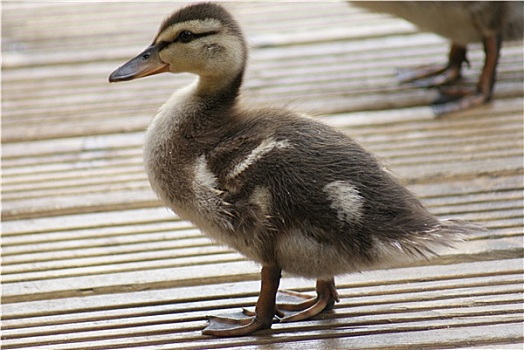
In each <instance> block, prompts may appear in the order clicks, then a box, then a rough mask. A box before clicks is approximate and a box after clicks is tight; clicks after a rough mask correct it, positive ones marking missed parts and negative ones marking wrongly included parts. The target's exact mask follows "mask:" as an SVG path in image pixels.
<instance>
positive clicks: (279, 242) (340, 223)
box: [110, 3, 472, 336]
mask: <svg viewBox="0 0 524 350" xmlns="http://www.w3.org/2000/svg"><path fill="white" fill-rule="evenodd" d="M246 60H247V47H246V43H245V40H244V38H243V36H242V34H241V31H240V28H239V26H238V24H237V23H236V22H235V21H234V19H233V18H232V17H231V15H230V14H229V13H228V12H227V11H226V10H225V9H224V8H223V7H221V6H219V5H217V4H211V3H203V4H196V5H191V6H188V7H184V8H182V9H180V10H179V11H177V12H175V14H173V15H172V16H171V17H169V18H168V19H167V20H166V21H165V22H164V23H163V24H162V26H161V27H160V31H159V33H158V34H157V36H156V38H155V40H154V41H153V43H152V44H151V46H150V47H148V48H147V49H146V50H145V51H144V52H143V53H141V54H140V55H138V56H137V57H136V58H135V59H132V60H131V61H129V62H128V63H126V64H125V65H124V66H122V67H120V68H118V69H117V70H116V71H115V72H113V73H112V74H111V77H110V81H113V82H116V81H122V80H130V79H135V78H139V77H142V76H146V75H151V74H156V73H159V72H165V71H169V72H173V73H178V72H191V73H194V74H196V75H198V79H197V80H196V81H195V83H194V84H192V85H190V86H188V87H186V88H184V89H182V90H180V91H177V92H175V93H174V94H173V96H172V97H171V98H170V99H169V100H168V101H167V102H166V103H165V104H164V105H163V106H162V107H161V108H160V110H159V112H158V114H157V115H156V116H155V118H154V119H153V122H152V123H151V126H150V127H149V129H148V131H147V135H146V141H145V149H144V159H145V166H146V171H147V174H148V177H149V180H150V182H151V186H152V188H153V190H154V191H155V192H156V193H157V194H158V196H159V197H160V198H161V199H162V200H163V201H164V203H165V204H166V205H167V206H169V207H170V208H172V209H173V210H174V211H175V212H176V213H177V214H178V215H180V216H181V217H183V218H185V219H187V220H190V221H191V222H193V223H194V224H195V225H196V226H197V227H199V228H200V229H201V230H202V231H203V232H204V233H205V234H207V235H208V236H210V237H211V238H213V239H214V240H216V241H217V242H219V243H221V244H225V245H228V246H230V247H232V248H234V249H236V250H237V251H239V252H240V253H242V254H243V255H244V256H246V257H247V258H249V259H252V260H254V261H257V262H258V263H260V264H261V265H262V266H263V267H262V288H261V293H260V298H259V300H258V302H257V306H256V311H255V315H253V316H251V317H250V318H247V321H246V320H244V321H232V320H229V319H228V320H226V321H225V320H224V319H223V318H217V317H212V318H210V326H209V327H208V328H206V329H205V330H204V333H205V334H212V335H218V336H236V335H244V334H249V333H251V332H254V331H256V330H259V329H264V328H269V327H270V326H271V323H272V322H273V318H274V317H275V316H277V317H279V319H280V320H281V321H282V322H286V321H294V320H301V319H306V318H309V317H311V316H314V315H316V314H318V313H319V312H321V311H322V310H324V309H326V308H330V307H332V306H333V304H334V303H335V302H336V301H338V296H337V292H336V290H335V284H334V276H335V275H339V274H345V273H351V272H355V271H362V270H366V269H370V268H375V267H377V266H391V265H394V264H402V263H405V262H406V261H410V260H411V259H415V258H420V257H429V256H432V255H434V254H435V249H438V248H439V247H447V246H449V245H451V244H452V243H453V242H454V241H456V240H459V239H460V237H461V234H464V233H467V232H469V231H470V230H471V228H472V227H471V226H468V225H467V224H465V223H462V222H458V221H439V220H438V219H437V218H435V217H434V216H433V215H431V214H430V213H429V212H428V211H427V210H426V209H424V207H423V206H422V205H421V204H420V202H419V201H418V200H417V199H416V198H415V197H414V196H413V195H412V194H411V193H410V192H409V191H408V190H407V189H405V188H404V187H403V186H401V185H400V184H399V183H398V182H397V181H396V180H394V179H393V178H392V177H391V176H390V175H389V174H388V172H387V171H385V170H384V169H383V167H382V166H381V165H380V164H379V162H377V160H376V159H375V157H374V156H373V155H371V154H370V153H368V152H367V151H365V150H364V149H363V148H362V147H361V146H359V145H358V144H357V143H356V142H354V141H353V140H351V139H350V138H348V137H347V136H345V135H344V134H342V133H340V132H338V131H336V130H334V129H332V128H330V127H328V126H326V125H324V124H321V123H319V122H316V121H313V120H311V119H308V118H304V117H301V116H298V115H297V114H295V113H293V112H291V111H288V110H285V109H275V108H272V109H271V108H246V107H244V106H242V105H241V104H240V103H239V102H238V99H237V96H238V93H239V88H240V85H241V82H242V77H243V73H244V69H245V64H246ZM282 270H284V271H287V272H290V273H293V274H297V275H300V276H304V277H309V278H316V279H317V293H318V297H317V298H313V299H311V300H304V299H303V298H301V297H300V296H296V295H290V294H289V293H284V294H282V295H284V296H285V297H286V298H288V299H289V298H295V299H299V300H302V303H301V304H300V305H299V309H300V310H299V311H296V309H297V307H296V306H295V307H291V306H290V305H289V304H286V303H280V304H278V305H277V306H276V305H275V302H276V294H277V289H278V283H279V280H280V273H281V271H282ZM291 309H294V310H295V311H290V310H291ZM246 317H247V316H246Z"/></svg>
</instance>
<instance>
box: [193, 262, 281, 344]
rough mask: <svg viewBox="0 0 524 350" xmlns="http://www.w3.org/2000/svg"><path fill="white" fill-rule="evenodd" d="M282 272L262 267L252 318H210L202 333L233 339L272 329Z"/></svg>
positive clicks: (271, 267) (270, 267) (269, 267)
mask: <svg viewBox="0 0 524 350" xmlns="http://www.w3.org/2000/svg"><path fill="white" fill-rule="evenodd" d="M280 276H281V270H280V268H278V267H274V266H264V267H262V272H261V277H262V282H261V288H260V296H259V297H258V301H257V304H256V308H255V314H254V315H253V316H251V317H246V316H245V315H244V317H242V315H241V317H223V316H208V321H209V325H208V326H207V327H206V328H205V329H204V330H203V331H202V333H203V334H206V335H214V336H220V337H233V336H241V335H247V334H251V333H253V332H255V331H258V330H261V329H267V328H271V324H272V323H273V317H274V316H275V312H276V306H275V302H276V294H277V291H278V285H279V283H280Z"/></svg>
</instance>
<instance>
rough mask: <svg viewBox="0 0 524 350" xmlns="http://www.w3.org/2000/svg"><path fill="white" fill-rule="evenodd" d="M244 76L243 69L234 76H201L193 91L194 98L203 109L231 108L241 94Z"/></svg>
mask: <svg viewBox="0 0 524 350" xmlns="http://www.w3.org/2000/svg"><path fill="white" fill-rule="evenodd" d="M243 76H244V69H243V68H242V69H241V70H240V71H239V72H237V73H236V74H234V75H201V76H199V77H198V81H197V83H196V84H197V85H196V88H195V89H194V90H193V94H194V97H197V98H198V100H199V101H200V102H201V103H202V107H206V106H209V107H211V106H215V107H216V106H218V105H221V106H231V105H233V104H234V102H235V100H236V98H237V96H238V94H239V91H240V86H241V85H242V79H243Z"/></svg>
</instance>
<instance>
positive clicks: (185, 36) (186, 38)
mask: <svg viewBox="0 0 524 350" xmlns="http://www.w3.org/2000/svg"><path fill="white" fill-rule="evenodd" d="M193 38H194V35H193V33H191V32H190V31H189V30H184V31H183V32H180V34H178V40H180V41H181V42H183V43H188V42H190V41H191V40H193Z"/></svg>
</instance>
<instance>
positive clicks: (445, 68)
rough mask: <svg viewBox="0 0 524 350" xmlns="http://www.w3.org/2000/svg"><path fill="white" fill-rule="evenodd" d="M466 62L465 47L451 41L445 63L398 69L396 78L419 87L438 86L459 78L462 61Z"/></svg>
mask: <svg viewBox="0 0 524 350" xmlns="http://www.w3.org/2000/svg"><path fill="white" fill-rule="evenodd" d="M464 62H466V63H468V60H467V58H466V47H465V46H461V45H458V44H455V43H453V44H452V45H451V49H450V51H449V56H448V63H447V64H446V65H432V66H427V67H422V68H418V69H409V70H400V71H399V72H398V80H399V81H400V82H401V83H412V84H414V85H416V86H419V87H432V86H439V85H443V84H447V83H450V82H453V81H455V80H457V79H458V78H460V70H461V68H462V63H464Z"/></svg>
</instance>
